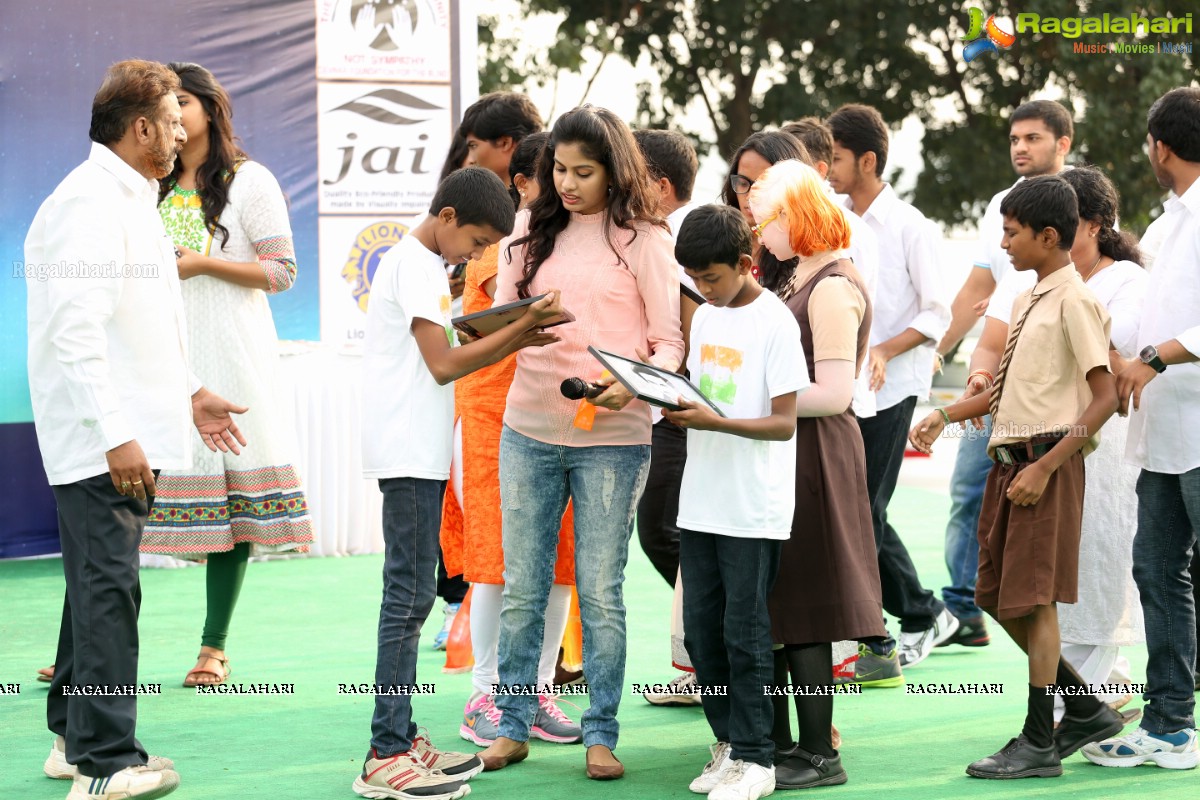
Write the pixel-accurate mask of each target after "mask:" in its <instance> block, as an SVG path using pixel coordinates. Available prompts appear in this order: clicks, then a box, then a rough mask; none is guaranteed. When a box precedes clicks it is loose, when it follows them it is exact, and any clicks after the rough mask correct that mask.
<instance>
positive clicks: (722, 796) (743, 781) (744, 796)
mask: <svg viewBox="0 0 1200 800" xmlns="http://www.w3.org/2000/svg"><path fill="white" fill-rule="evenodd" d="M774 791H775V767H764V766H761V765H759V764H753V763H751V762H749V761H741V760H740V759H739V760H737V761H730V762H729V766H727V767H726V768H725V774H724V775H722V776H721V782H720V783H718V784H717V785H716V786H715V787H714V788H713V790H712V791H711V792H709V793H708V800H758V798H760V797H766V796H767V795H769V794H771V793H772V792H774Z"/></svg>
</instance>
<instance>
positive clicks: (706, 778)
mask: <svg viewBox="0 0 1200 800" xmlns="http://www.w3.org/2000/svg"><path fill="white" fill-rule="evenodd" d="M708 749H709V752H711V753H712V761H709V762H708V763H707V764H705V765H704V771H703V772H701V773H700V775H699V777H697V778H695V779H694V780H693V781H692V782H691V783H690V784H688V788H689V789H691V790H692V791H693V792H695V793H696V794H708V793H709V792H711V791H712V790H713V789H715V788H717V784H718V783H720V782H721V778H723V777H724V776H725V769H726V768H727V767H728V766H729V763H730V757H729V754H730V752H731V751H732V749H733V748H731V747H730V746H729V742H717V743H716V744H714V745H710V746H709V748H708Z"/></svg>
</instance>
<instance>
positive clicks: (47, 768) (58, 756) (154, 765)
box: [42, 736, 175, 781]
mask: <svg viewBox="0 0 1200 800" xmlns="http://www.w3.org/2000/svg"><path fill="white" fill-rule="evenodd" d="M148 758H149V760H148V762H147V763H146V766H147V767H149V768H150V769H152V770H156V771H158V770H164V769H175V762H174V761H172V760H171V759H169V758H163V757H162V756H149V757H148ZM42 772H44V773H46V777H47V778H54V779H55V780H63V781H69V780H74V779H75V776H76V775H78V774H79V770H78V768H76V766H75V765H74V764H72V763H71V762H70V761H67V743H66V741H65V740H64V739H63V737H61V736H55V737H54V744H52V745H50V755H48V756H46V763H44V764H42Z"/></svg>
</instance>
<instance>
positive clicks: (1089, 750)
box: [1082, 728, 1200, 769]
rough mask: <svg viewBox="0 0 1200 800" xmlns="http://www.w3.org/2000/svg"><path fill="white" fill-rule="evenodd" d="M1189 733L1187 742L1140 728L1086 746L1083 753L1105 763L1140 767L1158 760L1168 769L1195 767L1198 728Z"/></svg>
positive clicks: (1199, 760) (1198, 759) (1198, 757)
mask: <svg viewBox="0 0 1200 800" xmlns="http://www.w3.org/2000/svg"><path fill="white" fill-rule="evenodd" d="M1181 733H1187V740H1186V741H1185V742H1184V743H1183V744H1177V745H1172V744H1171V743H1170V742H1168V741H1166V740H1164V739H1159V738H1158V737H1157V736H1151V735H1150V732H1149V731H1147V730H1146V729H1145V728H1138V729H1136V730H1134V731H1133V732H1132V733H1127V734H1125V735H1124V736H1115V737H1113V738H1112V739H1105V740H1104V741H1102V742H1092V743H1091V744H1085V745H1084V746H1083V750H1082V752H1083V757H1084V758H1086V759H1087V760H1088V761H1090V762H1092V763H1093V764H1099V765H1100V766H1102V767H1136V766H1139V765H1141V764H1147V763H1149V764H1157V765H1158V766H1160V767H1165V768H1166V769H1194V768H1195V767H1196V765H1197V764H1200V750H1197V747H1196V730H1195V728H1193V729H1191V730H1186V731H1181Z"/></svg>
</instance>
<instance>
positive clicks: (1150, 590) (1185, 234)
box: [1083, 87, 1200, 769]
mask: <svg viewBox="0 0 1200 800" xmlns="http://www.w3.org/2000/svg"><path fill="white" fill-rule="evenodd" d="M1148 123H1149V124H1148V128H1149V132H1150V133H1149V136H1148V137H1147V140H1148V143H1149V147H1150V166H1151V167H1152V168H1153V170H1154V175H1155V177H1156V178H1157V179H1158V182H1159V184H1160V185H1161V186H1162V187H1163V188H1165V189H1170V190H1171V191H1172V193H1173V195H1172V197H1171V198H1170V199H1169V200H1167V203H1166V208H1165V210H1164V213H1163V214H1162V216H1160V217H1159V218H1158V219H1156V220H1155V221H1154V222H1153V223H1151V225H1150V228H1149V229H1148V230H1147V231H1146V237H1145V238H1146V240H1147V241H1152V242H1156V243H1160V244H1158V245H1157V246H1158V253H1157V254H1156V256H1155V258H1154V269H1152V270H1151V271H1150V287H1149V289H1148V290H1147V294H1146V305H1145V313H1144V315H1143V317H1142V324H1141V328H1140V330H1139V333H1138V345H1139V346H1140V347H1141V348H1142V349H1141V354H1140V357H1139V358H1138V359H1135V360H1133V361H1131V362H1129V363H1128V364H1126V366H1125V367H1124V369H1122V370H1121V372H1120V374H1119V375H1118V377H1117V394H1118V396H1119V397H1120V403H1121V405H1120V412H1121V413H1122V414H1127V413H1130V411H1131V409H1132V413H1133V417H1132V419H1131V420H1130V423H1129V438H1128V441H1127V444H1126V447H1127V450H1126V456H1127V457H1128V458H1129V459H1130V460H1132V461H1133V462H1134V463H1136V464H1138V465H1139V466H1140V467H1141V468H1142V471H1141V475H1140V476H1139V477H1138V484H1137V495H1138V530H1137V536H1136V537H1135V538H1134V540H1133V577H1134V580H1135V581H1136V582H1137V586H1138V592H1139V593H1140V595H1141V600H1142V614H1143V616H1144V618H1145V621H1146V650H1147V654H1148V656H1149V657H1148V659H1147V661H1146V692H1145V695H1144V697H1145V699H1146V705H1145V706H1144V708H1143V709H1142V711H1143V715H1144V716H1143V719H1142V724H1141V727H1139V728H1137V729H1136V730H1135V731H1133V732H1132V733H1128V734H1126V735H1124V736H1120V737H1117V738H1115V739H1108V740H1106V741H1103V742H1097V743H1094V744H1089V745H1086V746H1085V747H1084V748H1083V754H1084V757H1085V758H1087V759H1088V760H1089V761H1091V762H1092V763H1094V764H1100V765H1101V766H1105V767H1134V766H1138V765H1140V764H1146V763H1153V764H1157V765H1158V766H1160V767H1167V768H1170V769H1191V768H1193V767H1195V766H1197V765H1198V764H1200V750H1198V749H1197V744H1196V718H1195V708H1196V698H1195V695H1194V688H1195V687H1194V681H1195V673H1194V670H1195V667H1196V607H1195V601H1194V598H1193V595H1192V576H1191V575H1189V569H1188V568H1189V566H1190V563H1191V560H1192V551H1193V549H1194V548H1195V547H1196V537H1197V532H1200V402H1198V401H1197V398H1198V397H1200V364H1198V363H1197V362H1198V361H1200V89H1196V88H1194V87H1189V88H1180V89H1173V90H1172V91H1170V92H1167V93H1166V94H1165V95H1163V96H1162V97H1160V98H1159V99H1158V100H1157V101H1156V102H1155V103H1154V105H1153V106H1151V107H1150V113H1149V119H1148Z"/></svg>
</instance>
